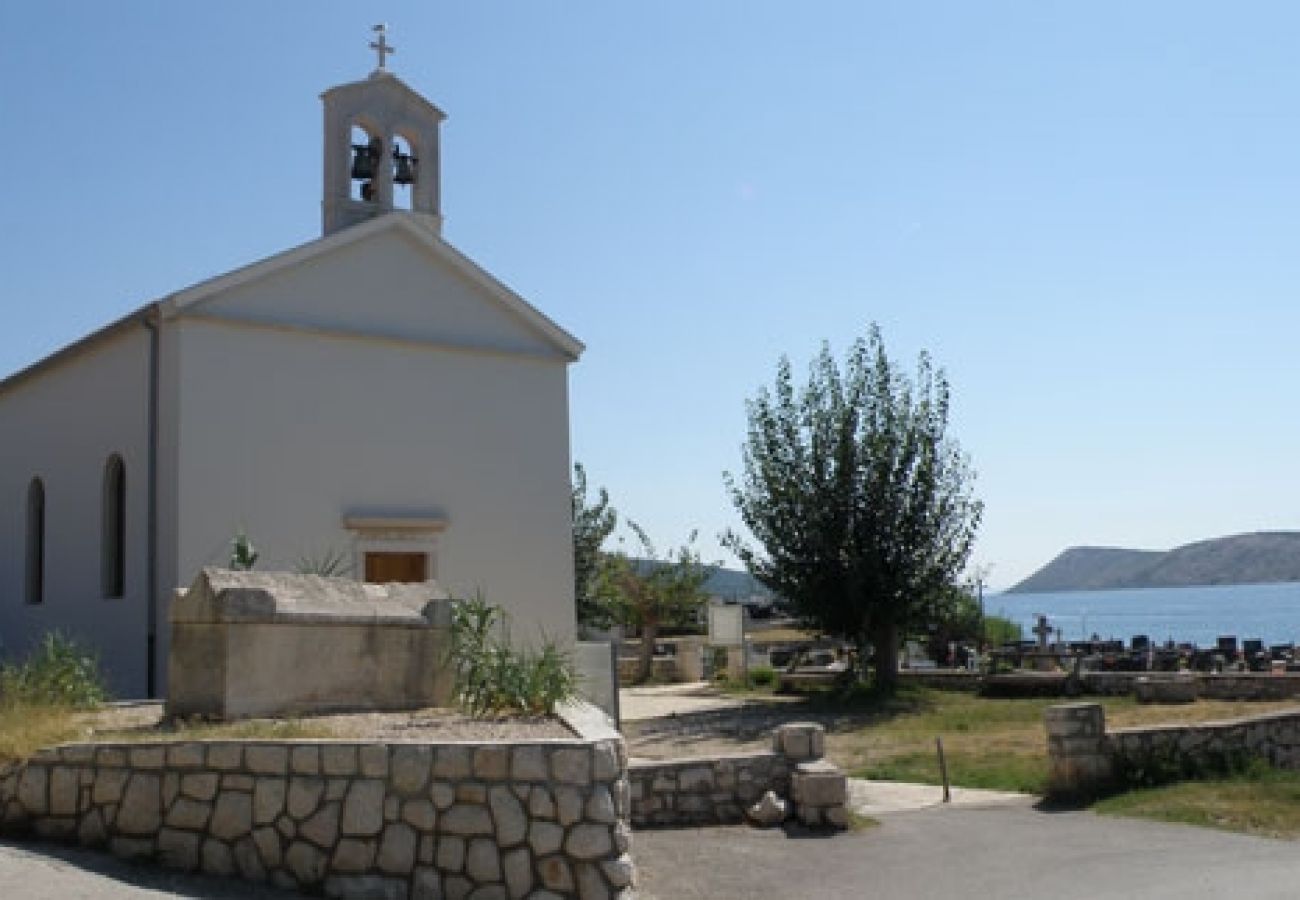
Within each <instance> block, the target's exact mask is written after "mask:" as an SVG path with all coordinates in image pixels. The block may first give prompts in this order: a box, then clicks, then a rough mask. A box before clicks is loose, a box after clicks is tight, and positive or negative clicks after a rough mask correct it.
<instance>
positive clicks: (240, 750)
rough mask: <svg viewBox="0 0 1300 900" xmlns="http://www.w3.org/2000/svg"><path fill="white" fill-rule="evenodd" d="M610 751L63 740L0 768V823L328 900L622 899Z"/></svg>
mask: <svg viewBox="0 0 1300 900" xmlns="http://www.w3.org/2000/svg"><path fill="white" fill-rule="evenodd" d="M626 765H627V759H626V751H625V748H624V744H623V741H622V740H621V739H619V738H618V737H617V736H614V737H611V738H608V739H601V740H594V741H591V740H573V741H545V742H535V743H512V744H501V743H498V744H465V743H447V744H437V745H428V744H368V743H349V742H340V741H284V742H266V741H226V740H220V741H197V742H186V743H170V744H163V743H153V744H98V745H92V744H70V745H64V746H60V747H56V748H53V749H50V750H46V751H42V752H41V753H40V754H38V755H37V756H36V757H34V758H33V759H31V760H29V761H28V762H26V763H24V764H20V765H15V766H11V767H10V768H9V769H8V770H7V771H5V772H0V816H2V817H0V825H2V828H0V830H3V831H5V832H7V833H11V834H12V833H22V832H26V831H34V832H35V833H36V834H38V835H40V836H42V837H45V838H53V839H62V840H69V841H76V842H79V843H81V844H84V845H87V846H92V847H107V848H108V849H109V850H110V851H112V852H113V853H115V854H117V855H118V856H122V857H127V858H132V859H153V860H157V861H158V862H160V863H162V864H163V865H166V866H170V867H173V868H176V869H181V870H189V871H203V872H208V873H212V874H215V875H226V876H237V877H241V878H244V879H247V880H249V881H258V882H261V881H268V882H270V883H272V884H274V885H276V886H278V887H282V888H287V889H293V890H302V891H307V892H313V893H316V892H324V893H325V894H326V895H327V896H333V897H345V896H347V897H355V896H375V897H388V898H411V900H417V898H429V900H432V898H438V900H442V898H448V900H452V898H471V897H472V898H473V900H487V898H502V900H504V898H506V897H511V898H517V897H528V898H534V900H550V898H578V897H581V898H582V900H588V898H611V897H624V896H627V897H630V896H631V887H630V886H631V885H632V882H633V864H632V858H631V856H630V855H629V852H628V851H629V849H630V840H631V832H630V828H629V823H628V819H629V815H630V812H631V809H630V807H631V800H630V792H629V787H628V782H627V778H626Z"/></svg>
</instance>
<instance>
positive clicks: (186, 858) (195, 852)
mask: <svg viewBox="0 0 1300 900" xmlns="http://www.w3.org/2000/svg"><path fill="white" fill-rule="evenodd" d="M202 839H203V838H202V836H201V835H198V834H194V833H192V832H189V831H177V830H176V829H175V828H164V829H162V830H161V831H159V832H158V861H159V862H160V863H162V864H163V865H164V866H167V867H168V868H171V869H183V870H185V871H187V872H189V871H193V870H194V869H197V868H198V867H199V844H200V842H201V841H202Z"/></svg>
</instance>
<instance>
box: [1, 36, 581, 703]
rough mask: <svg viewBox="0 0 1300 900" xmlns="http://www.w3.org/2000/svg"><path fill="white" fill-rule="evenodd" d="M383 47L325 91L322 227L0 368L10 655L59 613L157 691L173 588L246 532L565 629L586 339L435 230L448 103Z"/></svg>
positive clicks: (123, 671)
mask: <svg viewBox="0 0 1300 900" xmlns="http://www.w3.org/2000/svg"><path fill="white" fill-rule="evenodd" d="M372 46H373V45H372ZM377 49H379V51H380V63H379V68H378V69H376V70H375V71H374V72H373V73H372V74H371V75H370V76H369V77H368V78H366V79H365V80H363V81H358V82H355V83H351V84H345V85H341V86H339V87H335V88H332V89H331V90H329V91H326V92H325V94H324V95H323V97H322V99H323V101H324V107H325V145H324V202H323V207H322V212H323V215H322V218H323V236H322V237H320V238H319V239H317V240H314V241H311V242H310V243H307V244H303V245H302V246H299V247H295V248H293V249H290V250H287V251H285V252H283V253H280V254H278V255H276V256H272V257H270V258H268V259H264V260H261V261H259V262H255V263H253V264H251V265H249V266H247V267H245V268H241V269H238V270H236V271H233V272H230V273H228V274H225V275H222V276H219V277H216V278H213V279H211V280H208V281H204V282H202V283H200V284H196V285H194V286H192V287H189V288H186V289H184V290H181V291H178V292H176V293H174V294H171V295H169V296H167V297H164V298H162V299H160V300H155V301H153V302H151V303H148V304H146V305H145V306H143V307H141V308H140V309H138V310H136V311H135V312H132V313H131V314H129V315H127V316H125V317H124V318H122V319H119V320H118V321H116V322H113V323H112V324H109V325H107V326H105V327H104V328H102V329H100V330H99V331H97V332H95V333H93V334H91V335H89V336H87V337H85V338H83V339H82V340H79V341H77V342H76V343H73V344H70V345H69V346H67V347H64V348H63V349H61V350H59V351H58V352H56V353H54V354H52V355H51V356H49V357H47V358H45V359H43V360H41V361H39V362H37V363H35V364H34V365H32V366H30V367H28V368H26V369H24V370H22V371H20V372H17V373H15V374H12V375H10V376H8V377H7V378H4V380H2V381H0V458H2V460H3V464H2V465H0V652H3V653H4V654H5V655H6V656H8V657H9V658H15V657H18V656H21V655H22V654H23V653H24V652H26V650H27V649H28V648H29V647H30V646H31V645H32V644H33V643H34V642H35V641H37V640H39V639H40V637H41V636H42V635H43V634H45V633H47V632H49V631H52V630H58V631H62V632H64V633H67V634H69V635H72V636H74V637H77V638H79V639H82V640H84V641H86V642H88V643H90V644H92V645H93V646H94V647H96V648H97V649H98V651H99V653H100V655H101V659H102V661H103V663H104V666H105V668H106V670H107V672H108V673H109V676H110V680H111V684H112V687H113V689H114V690H115V692H116V693H117V694H118V695H120V696H127V697H132V696H144V695H153V696H157V695H159V694H161V693H163V692H164V690H165V684H166V671H165V666H166V660H167V653H168V624H167V623H168V606H169V603H170V600H171V598H172V595H173V592H174V590H175V589H176V588H177V587H183V586H186V585H188V584H189V583H190V581H191V580H192V579H193V578H194V576H195V574H196V573H197V571H198V570H199V568H200V567H202V566H205V565H226V564H227V562H228V560H229V558H230V550H231V541H232V538H233V537H234V536H235V535H236V534H237V533H238V532H241V531H242V532H244V533H246V534H247V535H248V537H249V538H250V539H251V541H252V542H253V543H254V545H256V547H257V549H258V551H259V552H260V558H259V560H258V564H257V567H258V568H259V569H287V570H293V569H295V568H301V567H304V566H306V567H311V564H312V561H315V562H316V564H319V563H320V562H321V561H323V560H325V559H327V558H331V557H332V558H334V559H340V560H342V562H343V564H344V566H345V568H346V570H347V572H348V573H349V574H350V575H352V576H354V577H357V578H361V579H365V580H370V581H419V580H424V579H428V578H436V579H437V580H438V581H439V582H440V583H441V584H442V585H443V586H444V587H445V588H446V589H447V590H449V591H450V592H451V593H452V595H453V596H467V595H471V594H474V593H476V592H481V593H482V595H483V596H484V597H485V598H486V599H488V600H489V601H491V602H493V603H497V604H500V605H501V606H503V607H504V608H505V609H506V610H507V611H508V612H509V613H510V615H511V617H512V622H513V630H514V633H515V634H516V635H517V636H520V637H526V636H528V635H535V634H538V633H542V632H544V633H545V635H546V636H547V637H550V638H555V639H558V640H561V641H567V640H571V639H572V637H573V634H574V604H573V562H572V543H571V540H572V539H571V530H570V507H569V502H570V496H569V420H568V366H569V364H570V363H572V362H574V361H576V360H577V359H578V357H579V355H580V354H581V352H582V350H583V347H582V344H581V343H579V342H578V341H577V340H576V339H575V338H574V337H573V336H572V335H570V334H568V333H567V332H566V331H564V330H563V329H562V328H560V327H559V326H557V325H556V324H555V323H554V322H552V321H551V320H550V319H548V318H547V317H546V316H545V315H543V314H542V313H541V312H539V311H538V310H537V309H535V308H534V307H532V306H531V305H529V304H528V302H527V301H525V300H524V299H523V298H521V297H520V296H519V295H517V294H515V293H514V292H513V291H511V290H510V289H509V288H507V287H506V286H505V285H503V284H502V283H501V282H499V281H497V280H496V279H495V278H493V277H492V276H491V275H490V274H489V273H487V272H485V271H484V270H483V269H481V268H479V267H478V266H477V265H475V264H474V263H473V262H472V261H471V260H470V259H468V258H466V257H465V256H464V255H462V254H461V253H460V252H458V251H457V250H456V249H455V248H453V247H452V246H450V245H449V244H448V243H446V242H445V241H444V240H443V239H442V236H441V228H442V216H441V209H440V201H439V144H438V142H439V126H440V123H441V122H442V120H443V118H444V116H443V113H442V112H441V111H439V110H438V108H437V107H435V106H434V105H433V104H431V103H429V102H428V101H427V100H425V99H424V98H423V97H421V96H420V95H419V94H417V93H416V92H415V91H413V90H412V89H411V88H409V87H408V86H407V85H405V84H404V83H402V81H401V80H399V79H398V78H396V77H395V76H393V75H392V74H391V73H389V72H388V71H387V70H386V68H385V65H384V55H385V52H386V50H387V47H386V45H384V43H383V37H382V34H381V36H380V44H379V45H378V47H377ZM395 198H396V199H397V200H399V201H401V200H403V199H409V209H407V208H398V207H401V206H402V205H403V204H402V203H401V202H399V203H397V204H395V202H394V201H395ZM321 665H323V666H324V665H329V660H327V659H322V660H321Z"/></svg>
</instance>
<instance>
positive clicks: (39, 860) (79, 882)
mask: <svg viewBox="0 0 1300 900" xmlns="http://www.w3.org/2000/svg"><path fill="white" fill-rule="evenodd" d="M291 896H292V895H291V894H286V893H284V892H282V891H275V890H272V889H271V888H259V887H256V886H254V885H250V884H246V883H243V882H239V881H234V880H229V879H220V878H208V877H205V876H202V875H180V874H177V873H175V872H169V871H167V870H165V869H161V868H158V867H157V866H147V865H143V864H141V865H132V864H130V863H126V862H123V861H121V860H119V859H116V858H115V857H113V856H110V855H109V854H107V853H102V852H93V851H90V850H82V849H80V848H76V847H64V846H62V845H58V844H44V843H26V842H24V843H13V842H10V841H0V898H3V900H141V898H143V900H149V898H158V897H196V898H205V900H253V898H257V900H272V898H278V900H284V898H286V897H291Z"/></svg>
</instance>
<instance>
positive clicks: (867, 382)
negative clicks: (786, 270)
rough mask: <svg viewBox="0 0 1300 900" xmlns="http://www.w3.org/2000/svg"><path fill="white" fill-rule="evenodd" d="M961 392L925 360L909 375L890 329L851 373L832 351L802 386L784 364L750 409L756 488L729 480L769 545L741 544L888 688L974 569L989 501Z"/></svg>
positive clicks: (735, 540) (860, 354) (747, 468)
mask: <svg viewBox="0 0 1300 900" xmlns="http://www.w3.org/2000/svg"><path fill="white" fill-rule="evenodd" d="M948 404H949V388H948V381H947V379H946V378H945V377H944V375H943V373H942V372H941V371H936V370H935V369H934V367H933V365H932V363H931V362H930V358H929V356H928V355H926V354H924V353H922V354H921V356H920V359H919V361H918V363H917V369H916V374H915V376H914V377H913V378H909V377H908V376H907V375H906V374H905V373H904V372H902V371H901V370H900V369H899V368H898V367H897V366H896V365H895V364H894V363H893V362H891V361H890V359H889V357H888V355H887V354H886V353H885V347H884V342H883V341H882V339H881V336H880V330H879V328H877V327H876V326H874V325H873V326H872V327H871V330H870V332H869V334H868V336H867V338H866V339H865V340H863V339H859V340H857V341H855V342H854V344H853V346H852V348H851V349H850V351H849V354H848V356H847V358H846V359H845V362H844V368H843V371H842V372H841V369H840V366H839V364H838V363H837V362H836V360H835V357H834V356H832V354H831V351H830V347H829V346H828V345H825V344H823V346H822V350H821V353H820V354H819V355H818V356H817V358H816V359H815V360H814V362H813V364H812V367H811V371H810V374H809V378H808V382H807V384H806V385H803V386H802V387H800V388H798V389H796V387H795V385H794V381H793V377H792V376H791V372H790V362H789V360H788V359H786V358H782V360H781V362H780V364H779V366H778V368H777V375H776V382H775V384H774V386H773V388H772V389H771V390H768V389H766V388H764V389H762V390H760V392H759V393H758V395H757V397H755V398H754V399H753V400H751V401H749V402H748V404H747V411H748V414H749V434H748V439H747V441H746V443H745V444H744V447H743V451H742V462H743V465H744V473H743V477H742V478H741V479H740V480H739V481H737V480H736V479H735V478H733V477H732V476H731V475H730V474H728V475H727V476H726V479H727V486H728V489H729V490H730V492H731V496H732V500H733V502H734V503H735V505H736V508H737V510H738V511H739V512H740V517H741V520H742V521H743V522H744V523H745V525H746V526H747V527H748V528H749V530H750V532H751V533H752V534H753V536H754V537H755V538H756V539H757V541H758V543H759V544H761V545H762V553H761V554H760V553H759V552H756V551H755V550H754V549H753V548H752V547H750V546H749V545H748V544H747V543H746V542H745V541H744V540H742V539H741V538H739V537H738V536H737V535H736V534H734V533H729V534H728V535H726V541H727V545H728V546H729V547H730V548H731V549H732V550H733V552H735V553H736V555H737V556H739V557H740V559H741V560H742V561H743V562H744V563H745V564H746V566H748V568H749V569H750V571H751V572H752V573H753V574H754V575H755V577H757V578H758V580H759V581H761V582H762V583H763V584H765V585H767V586H768V587H769V588H771V589H772V590H773V591H775V592H776V593H778V594H780V595H781V596H783V597H786V598H788V599H789V600H790V601H791V602H792V603H793V604H794V606H795V608H796V609H797V610H798V611H799V612H800V613H801V614H802V615H803V616H804V618H805V619H807V620H809V621H810V622H812V623H814V624H816V625H817V626H818V627H820V628H822V629H824V630H826V631H828V632H831V633H834V634H840V635H843V636H845V637H847V638H850V639H852V640H854V641H855V642H856V643H857V644H858V647H859V658H860V659H862V660H865V659H866V658H867V656H868V654H869V652H871V651H874V659H875V666H874V667H875V672H876V679H877V683H878V684H879V685H881V686H882V687H884V688H891V687H893V686H894V685H895V684H896V682H897V674H898V651H899V643H900V635H901V634H902V633H903V632H904V631H906V630H908V629H918V628H923V627H924V625H925V619H926V617H927V616H928V615H929V614H931V613H932V611H933V608H934V604H935V602H936V598H937V597H939V596H940V595H941V593H942V592H943V591H945V590H946V589H948V588H949V587H950V586H951V585H953V584H954V583H955V582H956V580H957V577H958V575H959V574H960V572H961V571H962V569H963V568H964V567H965V565H966V561H967V559H968V557H969V555H970V550H971V545H972V543H973V541H974V538H975V531H976V529H977V528H978V525H979V521H980V517H981V515H982V513H983V504H981V503H980V502H979V501H978V500H976V499H974V497H973V495H972V493H971V485H972V482H973V480H974V475H973V473H972V471H971V469H970V467H969V464H968V462H967V460H966V457H965V456H964V455H963V454H962V452H961V450H960V448H959V447H958V445H957V443H956V442H955V441H953V440H952V439H950V438H949V437H948V435H947V428H948Z"/></svg>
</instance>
